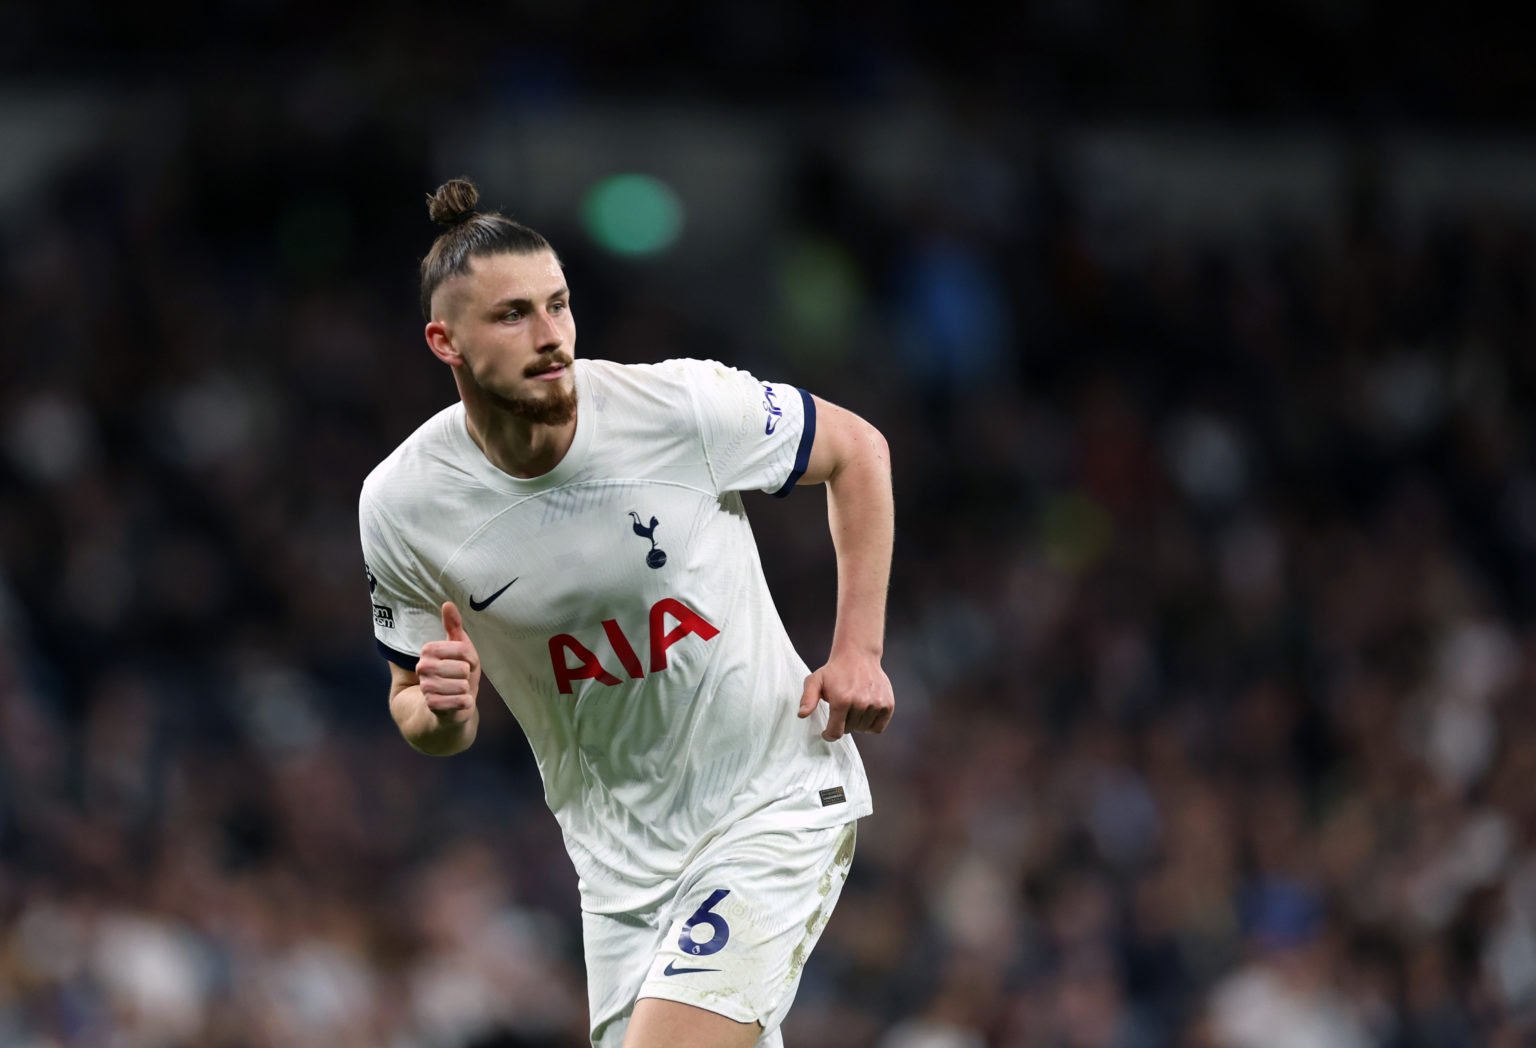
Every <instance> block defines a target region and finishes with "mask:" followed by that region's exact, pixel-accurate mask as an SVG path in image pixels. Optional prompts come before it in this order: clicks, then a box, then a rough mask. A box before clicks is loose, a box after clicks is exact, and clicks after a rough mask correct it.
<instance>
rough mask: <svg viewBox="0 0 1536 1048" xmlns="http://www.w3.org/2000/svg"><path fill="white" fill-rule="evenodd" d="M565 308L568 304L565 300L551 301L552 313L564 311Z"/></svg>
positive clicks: (550, 309) (550, 308)
mask: <svg viewBox="0 0 1536 1048" xmlns="http://www.w3.org/2000/svg"><path fill="white" fill-rule="evenodd" d="M565 310H566V305H565V303H564V302H551V303H550V304H549V311H550V312H551V313H564V312H565Z"/></svg>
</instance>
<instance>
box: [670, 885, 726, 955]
mask: <svg viewBox="0 0 1536 1048" xmlns="http://www.w3.org/2000/svg"><path fill="white" fill-rule="evenodd" d="M729 894H731V890H730V889H729V888H716V889H715V891H714V893H713V894H712V895H710V897H709V898H707V899H705V900H704V905H702V906H700V907H699V908H698V909H697V910H694V911H693V916H692V917H689V918H688V919H687V920H686V921H684V922H683V930H682V933H681V934H680V935H678V937H677V948H678V949H679V950H682V951H683V952H684V953H686V954H691V955H693V956H694V957H708V956H709V955H710V954H712V953H719V952H720V951H721V950H723V949H725V944H726V943H728V942H730V941H731V926H730V925H729V924H726V923H725V918H724V917H722V916H720V915H719V914H718V913H711V912H710V910H712V909H714V908H715V907H716V906H717V905H719V903H720V900H721V899H723V898H725V897H726V896H727V895H729ZM695 924H707V925H709V927H710V930H711V931H713V932H714V933H715V934H714V936H713V937H712V938H711V939H710V940H709V941H708V942H694V941H693V926H694V925H695Z"/></svg>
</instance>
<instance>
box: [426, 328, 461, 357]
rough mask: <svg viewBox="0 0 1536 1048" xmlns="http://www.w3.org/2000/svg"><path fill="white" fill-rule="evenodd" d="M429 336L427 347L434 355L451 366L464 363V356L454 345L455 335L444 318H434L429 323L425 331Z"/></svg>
mask: <svg viewBox="0 0 1536 1048" xmlns="http://www.w3.org/2000/svg"><path fill="white" fill-rule="evenodd" d="M424 333H425V335H426V337H427V348H428V349H430V350H431V351H432V355H433V356H434V357H436V358H437V359H438V360H441V361H442V362H443V363H444V364H447V365H449V366H450V367H457V366H458V365H460V364H462V363H464V357H463V355H462V354H460V353H459V351H458V350H457V349H455V348H454V346H453V336H452V335H451V334H450V333H449V331H448V325H447V323H445V322H444V321H442V320H439V319H437V318H433V319H432V321H431V322H429V323H428V324H427V329H426V331H425V332H424Z"/></svg>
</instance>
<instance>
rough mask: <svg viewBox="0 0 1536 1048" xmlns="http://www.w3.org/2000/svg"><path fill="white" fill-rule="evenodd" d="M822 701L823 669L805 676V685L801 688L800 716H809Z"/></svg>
mask: <svg viewBox="0 0 1536 1048" xmlns="http://www.w3.org/2000/svg"><path fill="white" fill-rule="evenodd" d="M820 701H821V671H820V670H817V671H816V672H815V673H813V674H811V675H810V676H809V677H807V678H805V687H803V688H801V689H800V716H801V718H805V717H809V716H810V715H811V711H812V710H814V709H815V708H816V704H817V703H818V702H820Z"/></svg>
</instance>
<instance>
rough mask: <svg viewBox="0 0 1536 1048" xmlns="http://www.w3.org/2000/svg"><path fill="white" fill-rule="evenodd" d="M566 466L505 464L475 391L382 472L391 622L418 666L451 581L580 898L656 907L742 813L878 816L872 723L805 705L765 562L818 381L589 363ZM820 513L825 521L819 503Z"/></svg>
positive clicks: (819, 822) (375, 475) (369, 513)
mask: <svg viewBox="0 0 1536 1048" xmlns="http://www.w3.org/2000/svg"><path fill="white" fill-rule="evenodd" d="M573 374H574V379H575V384H576V394H577V403H578V408H577V419H576V434H575V438H574V439H573V441H572V443H571V447H570V450H569V451H568V452H567V453H566V455H565V458H563V459H562V460H561V461H560V463H559V465H557V466H556V467H555V468H554V469H553V470H551V471H549V472H548V473H546V474H544V475H543V476H541V477H535V478H533V479H530V480H520V479H518V478H516V477H512V476H509V475H508V474H506V473H504V472H502V471H501V470H499V469H497V468H496V467H495V466H493V465H492V464H491V463H490V462H489V461H488V460H487V459H486V457H485V455H484V454H483V453H482V452H481V451H480V449H479V447H477V446H476V445H475V443H474V441H473V440H472V439H471V438H470V435H469V432H468V430H467V429H466V428H465V418H464V407H463V404H461V403H456V404H454V405H452V406H451V407H449V408H446V409H444V410H443V411H441V412H439V413H438V414H437V415H435V416H433V417H432V418H431V419H430V420H428V421H427V422H426V424H425V425H423V426H422V427H421V428H420V429H418V430H417V431H416V432H415V433H413V434H412V435H411V436H410V437H409V438H407V440H406V441H405V442H404V443H403V444H401V445H400V447H399V448H397V449H396V450H395V451H394V453H393V454H391V455H390V456H389V457H388V458H387V459H385V460H384V461H383V462H382V463H381V464H380V465H379V466H378V467H377V468H376V469H375V470H374V471H373V472H372V473H371V474H370V475H369V477H368V479H367V481H365V482H364V484H363V491H362V498H361V501H360V507H359V516H360V523H361V530H362V541H363V553H364V558H365V560H366V563H367V568H368V582H369V586H370V588H371V589H372V594H373V615H374V633H375V636H376V637H377V639H378V643H379V646H380V648H381V649H382V651H383V653H384V655H385V657H387V658H389V659H391V660H392V661H394V662H397V663H399V664H400V665H402V666H404V667H406V668H408V669H414V668H415V666H416V661H417V658H418V657H419V654H420V651H421V648H422V646H423V645H424V644H426V643H427V642H428V641H432V640H441V639H442V638H443V628H442V614H441V605H442V603H443V602H444V601H446V600H452V601H453V602H454V603H455V604H457V605H458V607H459V610H460V611H461V612H462V614H463V616H464V627H465V630H466V631H467V632H468V634H469V636H470V639H471V640H473V641H474V643H475V647H476V648H477V649H478V650H479V652H480V658H481V664H482V666H483V669H484V673H485V676H486V677H487V678H488V679H489V680H490V681H491V682H492V683H493V684H494V685H495V686H496V690H497V691H499V692H500V693H501V695H502V698H503V699H504V701H505V702H506V704H507V707H508V708H509V709H510V710H511V711H512V713H513V715H514V716H516V718H517V720H518V722H519V723H520V724H521V725H522V728H523V731H524V732H525V733H526V735H527V737H528V741H529V743H530V745H531V746H532V749H533V753H534V757H535V759H536V761H537V763H538V767H539V772H540V774H541V775H542V776H543V780H544V796H545V800H546V801H547V803H548V804H549V807H550V809H551V810H552V811H553V812H554V813H555V816H556V818H557V819H558V820H559V823H560V826H561V829H562V831H563V833H564V836H565V843H566V847H567V849H568V851H569V852H570V856H571V860H572V862H573V863H574V865H575V867H576V871H577V873H578V874H579V876H580V883H581V894H582V904H583V906H584V907H585V908H586V909H588V910H591V911H593V912H597V913H616V912H623V911H628V910H634V909H641V908H644V907H646V906H648V905H650V904H652V903H653V902H654V901H655V900H657V899H659V898H661V897H662V896H664V895H665V893H666V891H667V889H668V886H669V884H670V882H671V881H672V880H673V879H675V878H676V877H677V876H678V875H679V874H680V873H681V872H682V871H683V869H684V868H685V867H686V865H687V863H688V861H689V859H690V857H691V856H692V855H694V854H695V853H697V852H698V851H699V850H700V849H702V848H703V847H704V846H705V845H706V844H708V843H709V841H710V840H712V839H713V838H714V836H715V835H717V834H719V833H720V832H722V831H723V830H724V829H725V828H726V827H728V826H730V825H732V824H733V823H735V822H737V821H739V820H741V819H744V818H746V817H747V816H753V817H754V821H759V820H760V821H762V822H763V824H764V825H765V826H772V827H782V828H795V827H816V828H823V827H828V826H835V825H838V824H841V823H845V822H848V821H850V820H853V819H856V818H859V817H861V816H864V815H868V814H869V813H870V811H871V803H870V795H869V784H868V781H867V779H866V778H865V775H864V767H863V764H862V762H861V761H860V759H859V755H858V751H857V750H856V749H855V747H854V743H853V739H852V738H851V737H849V736H846V735H845V736H844V737H843V738H841V739H839V740H838V741H836V742H827V741H825V740H823V739H822V738H821V731H822V729H823V728H824V727H825V725H826V720H827V707H826V704H825V703H822V704H820V706H819V707H818V709H817V711H816V713H815V714H813V715H812V716H811V717H808V718H806V719H805V720H800V719H799V718H798V717H797V716H796V712H797V709H798V705H799V701H800V695H801V689H802V687H803V685H804V682H805V677H806V675H807V674H808V673H809V672H810V671H809V669H808V668H807V667H806V664H805V663H804V662H803V661H802V660H801V659H800V657H799V655H797V654H796V653H795V650H794V648H793V646H792V645H791V644H790V641H789V637H788V635H787V634H786V632H785V630H784V626H783V623H782V622H780V620H779V616H778V612H777V610H776V609H775V608H774V605H773V599H772V597H771V596H770V595H769V592H768V586H767V583H766V581H765V580H764V577H763V570H762V564H761V562H760V560H759V559H758V551H757V543H756V542H755V540H754V539H753V536H752V530H751V527H750V526H749V525H748V523H747V517H746V513H745V511H744V509H743V507H742V501H741V495H740V492H742V491H745V490H761V491H767V492H772V493H774V494H779V495H784V494H788V493H789V491H790V489H792V488H793V487H794V485H795V482H796V481H797V480H798V479H799V478H800V475H801V474H802V473H803V472H804V471H805V467H806V462H807V460H808V457H809V455H810V449H811V444H812V442H813V440H814V439H815V429H816V414H815V407H814V402H813V401H812V399H811V397H810V395H809V394H807V393H805V392H804V391H802V390H800V389H798V388H796V387H794V386H789V385H781V384H778V383H766V382H760V381H758V380H757V379H756V378H754V377H752V376H751V375H749V374H747V373H746V372H744V371H739V370H736V369H733V368H728V367H725V366H723V365H721V364H717V363H715V362H713V361H697V360H671V361H666V362H664V363H661V364H654V365H620V364H614V363H611V362H608V361H602V360H578V361H576V363H575V365H574V372H573ZM806 526H807V527H812V526H817V525H816V523H813V522H810V521H808V522H807V524H806Z"/></svg>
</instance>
